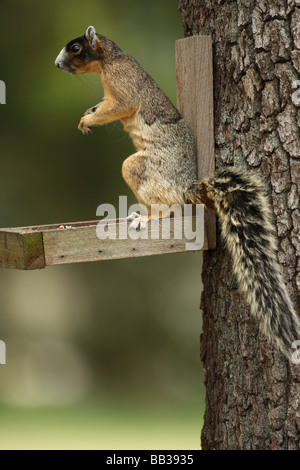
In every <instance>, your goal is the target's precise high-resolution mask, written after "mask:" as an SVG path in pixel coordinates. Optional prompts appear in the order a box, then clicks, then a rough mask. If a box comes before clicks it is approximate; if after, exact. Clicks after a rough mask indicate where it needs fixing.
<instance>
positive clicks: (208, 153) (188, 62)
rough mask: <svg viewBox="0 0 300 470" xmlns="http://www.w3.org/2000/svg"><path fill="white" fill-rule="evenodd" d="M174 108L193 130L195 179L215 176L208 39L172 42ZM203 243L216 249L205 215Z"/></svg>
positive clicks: (213, 226)
mask: <svg viewBox="0 0 300 470" xmlns="http://www.w3.org/2000/svg"><path fill="white" fill-rule="evenodd" d="M176 78H177V107H178V109H179V111H180V113H181V114H182V116H183V117H184V119H185V120H186V121H187V122H188V123H189V125H190V126H191V129H192V131H193V134H194V137H195V140H196V145H197V154H198V179H199V181H202V180H203V179H204V178H206V177H207V176H214V173H215V151H214V147H215V144H214V108H213V104H214V103H213V60H212V40H211V36H191V37H188V38H185V39H179V40H177V41H176ZM206 229H207V242H208V247H209V248H215V246H216V219H215V216H214V215H213V214H207V220H206Z"/></svg>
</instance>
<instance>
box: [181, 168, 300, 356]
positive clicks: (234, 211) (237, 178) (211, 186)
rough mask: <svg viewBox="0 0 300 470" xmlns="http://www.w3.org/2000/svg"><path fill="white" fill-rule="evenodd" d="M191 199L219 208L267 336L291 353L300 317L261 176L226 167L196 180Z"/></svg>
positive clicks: (247, 292) (243, 287) (227, 240)
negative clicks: (284, 273)
mask: <svg viewBox="0 0 300 470" xmlns="http://www.w3.org/2000/svg"><path fill="white" fill-rule="evenodd" d="M186 199H187V202H190V203H193V204H201V203H203V204H205V206H206V207H207V208H208V209H213V210H215V211H216V213H217V216H218V219H219V223H220V226H221V233H222V237H223V240H224V242H225V245H226V247H227V249H228V251H229V253H230V255H231V257H232V263H233V269H234V273H235V275H236V276H237V279H238V283H239V286H240V289H241V291H242V292H244V294H245V295H246V298H247V301H248V303H249V305H250V307H251V312H252V314H253V315H255V316H257V317H258V318H259V320H260V323H261V328H262V330H263V332H264V333H265V335H266V336H267V338H268V339H269V340H271V341H274V342H275V343H276V345H277V347H278V348H279V349H280V350H281V351H282V352H283V353H284V354H285V355H286V356H287V357H288V358H291V356H292V354H293V352H294V350H293V348H292V344H293V342H294V341H295V340H300V317H299V315H297V313H296V312H295V310H294V308H293V305H292V302H291V300H290V298H289V295H288V292H287V289H286V286H285V283H284V280H283V277H282V274H281V269H280V265H279V263H278V260H277V237H276V232H275V228H274V224H273V221H272V212H271V207H270V204H269V200H268V197H267V195H266V191H265V188H264V185H263V183H262V181H261V180H259V179H257V178H256V177H254V176H250V175H249V174H247V173H245V172H242V171H237V170H233V169H231V170H228V169H227V170H223V171H221V172H220V173H219V174H218V175H217V176H215V177H213V178H207V179H205V180H204V181H203V182H202V183H199V182H195V183H193V184H192V186H191V187H190V189H189V191H188V192H187V194H186Z"/></svg>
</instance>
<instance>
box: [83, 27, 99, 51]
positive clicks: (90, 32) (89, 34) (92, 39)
mask: <svg viewBox="0 0 300 470" xmlns="http://www.w3.org/2000/svg"><path fill="white" fill-rule="evenodd" d="M85 37H86V39H87V40H88V41H89V43H90V45H91V46H92V48H93V49H95V47H96V39H97V35H96V30H95V28H94V26H89V27H88V29H87V30H86V33H85Z"/></svg>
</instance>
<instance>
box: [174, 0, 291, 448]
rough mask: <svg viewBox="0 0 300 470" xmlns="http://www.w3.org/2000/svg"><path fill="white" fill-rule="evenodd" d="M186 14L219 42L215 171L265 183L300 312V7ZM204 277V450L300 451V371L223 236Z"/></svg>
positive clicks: (286, 0)
mask: <svg viewBox="0 0 300 470" xmlns="http://www.w3.org/2000/svg"><path fill="white" fill-rule="evenodd" d="M179 9H180V11H181V13H182V21H183V27H184V31H185V35H186V36H191V35H194V34H211V35H212V37H213V47H214V93H215V98H214V110H215V111H214V112H215V116H214V118H215V146H216V166H217V168H222V167H225V166H227V165H238V166H240V167H244V168H247V169H248V170H249V172H251V173H254V174H257V175H263V176H264V177H265V179H266V182H267V184H269V188H270V197H271V200H272V204H273V209H274V216H275V223H276V227H277V231H278V237H279V252H278V256H279V261H280V263H281V265H282V269H283V271H284V275H285V280H286V283H287V285H288V289H289V292H290V295H291V298H292V300H293V302H294V304H295V306H296V308H297V309H298V310H299V291H300V261H299V255H300V239H299V238H300V237H299V235H300V210H299V209H300V204H299V200H300V133H299V126H300V107H299V104H298V105H296V104H295V103H294V102H293V100H292V99H291V97H292V94H293V92H294V91H295V90H294V89H293V81H295V80H299V79H300V0H237V1H232V0H181V1H180V4H179ZM298 88H299V84H298ZM202 277H203V284H204V291H203V294H202V301H201V307H202V311H203V334H202V337H201V357H202V359H203V363H204V370H205V384H206V411H205V419H204V427H203V430H202V448H203V449H300V365H293V364H291V363H288V361H287V360H285V359H284V358H283V357H282V356H281V354H280V353H278V352H277V351H276V350H274V349H273V348H272V347H271V346H270V345H269V344H268V343H267V342H266V340H265V338H264V337H263V335H261V334H260V333H259V329H258V324H257V321H256V320H255V319H254V318H251V317H250V316H249V309H248V307H247V306H246V304H245V302H244V299H243V297H242V296H241V295H240V294H239V292H238V291H237V285H236V281H235V279H234V278H233V276H232V268H231V260H230V259H229V258H228V256H227V253H226V252H225V251H224V248H223V246H222V243H221V240H220V238H219V236H218V241H217V249H216V250H215V251H209V252H207V253H206V254H204V265H203V274H202Z"/></svg>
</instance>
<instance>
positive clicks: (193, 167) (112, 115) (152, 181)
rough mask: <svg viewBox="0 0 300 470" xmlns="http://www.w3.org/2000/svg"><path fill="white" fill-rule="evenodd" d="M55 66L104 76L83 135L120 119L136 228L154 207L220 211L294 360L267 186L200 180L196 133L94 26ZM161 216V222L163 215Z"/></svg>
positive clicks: (242, 283) (262, 313)
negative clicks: (136, 206) (130, 150)
mask: <svg viewBox="0 0 300 470" xmlns="http://www.w3.org/2000/svg"><path fill="white" fill-rule="evenodd" d="M55 65H56V66H57V67H58V68H60V69H61V70H63V71H65V72H69V73H72V74H81V73H89V72H96V73H98V74H99V75H100V77H101V80H102V84H103V88H104V99H103V101H102V102H101V103H99V104H97V105H95V106H93V107H91V108H89V109H88V110H87V111H86V112H85V113H84V116H83V117H82V118H81V120H80V122H79V125H78V129H79V130H80V131H81V132H82V133H83V134H87V133H89V132H90V131H91V127H92V126H95V125H101V124H104V123H109V122H113V121H116V120H120V121H121V122H122V123H123V125H124V128H125V130H127V131H128V132H129V134H130V136H131V138H132V140H133V142H134V144H135V146H136V148H137V152H136V153H134V154H133V155H131V156H130V157H128V158H127V159H126V160H125V161H124V163H123V166H122V175H123V178H124V179H125V181H126V183H127V184H128V185H129V187H130V188H131V189H132V191H133V192H134V194H135V196H136V198H137V200H138V201H139V203H140V204H143V205H144V206H146V208H147V210H148V215H146V216H143V215H139V214H136V213H133V214H131V215H130V216H129V220H130V221H131V223H132V224H133V226H134V227H135V228H136V227H138V226H139V225H140V228H142V227H143V224H145V222H147V221H148V220H149V219H150V217H153V212H152V213H151V215H150V209H151V205H152V204H159V205H162V204H165V205H167V206H172V205H173V204H179V205H181V206H183V205H184V204H193V205H195V204H204V205H205V207H206V208H207V209H208V210H212V211H214V212H216V214H217V217H218V222H219V224H220V227H221V236H222V239H223V241H224V244H225V246H226V247H227V250H228V252H229V253H230V255H231V257H232V264H233V272H234V274H235V275H236V277H237V279H238V283H239V287H240V290H241V291H242V292H244V294H245V296H246V299H247V301H248V303H249V305H250V308H251V312H252V314H253V315H255V316H256V317H258V319H259V320H260V325H261V328H262V330H263V332H264V333H265V335H266V336H267V338H268V339H269V341H273V342H275V344H276V345H277V347H278V348H279V350H281V352H282V353H284V354H285V356H287V357H290V356H291V353H292V343H293V342H294V341H296V340H299V339H300V317H299V316H298V315H297V313H296V311H295V310H294V308H293V305H292V302H291V300H290V298H289V295H288V291H287V288H286V286H285V283H284V280H283V276H282V274H281V270H280V265H279V263H278V260H277V241H276V240H277V239H276V230H275V227H274V223H273V219H272V211H271V206H270V203H269V200H268V196H267V193H266V189H265V187H264V184H263V182H262V181H261V180H259V179H258V178H257V177H254V176H251V175H249V174H248V173H246V172H245V171H242V170H237V169H235V168H227V169H225V170H221V171H219V172H218V173H217V174H216V175H215V176H214V177H211V178H206V179H204V180H203V181H202V182H200V181H197V155H196V145H195V141H194V137H193V134H192V131H191V129H190V126H189V125H188V124H187V122H186V121H185V120H184V119H183V118H182V116H181V115H180V113H179V111H178V110H177V109H176V107H175V106H174V105H173V104H172V102H171V101H170V100H169V98H168V97H167V96H166V95H165V93H164V92H163V91H162V90H161V89H160V88H159V86H158V85H157V83H156V82H155V81H154V80H153V79H152V78H151V77H150V75H149V74H148V73H147V72H145V70H144V69H143V68H142V67H141V66H140V65H139V63H138V62H137V61H136V60H135V59H134V58H133V57H131V56H130V55H128V54H126V53H125V52H123V51H122V50H121V49H120V48H119V47H118V46H117V45H116V44H115V43H114V42H113V41H111V40H110V39H108V38H107V37H105V36H102V35H100V34H97V33H96V30H95V28H94V26H89V27H88V28H87V30H86V32H85V34H84V35H83V36H80V37H78V38H76V39H73V40H72V41H70V42H69V43H68V44H67V45H66V46H65V47H64V48H63V49H62V50H61V52H60V53H59V55H58V56H57V58H56V60H55ZM156 216H163V214H162V213H160V214H157V215H156Z"/></svg>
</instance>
